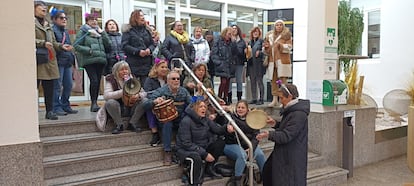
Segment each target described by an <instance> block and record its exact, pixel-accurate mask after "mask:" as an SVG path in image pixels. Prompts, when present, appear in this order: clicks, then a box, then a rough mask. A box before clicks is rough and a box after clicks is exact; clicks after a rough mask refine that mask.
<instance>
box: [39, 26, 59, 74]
mask: <svg viewBox="0 0 414 186" xmlns="http://www.w3.org/2000/svg"><path fill="white" fill-rule="evenodd" d="M35 35H36V48H41V47H44V46H45V42H46V41H49V42H51V43H52V44H53V49H52V50H51V51H52V55H53V59H51V60H50V59H49V62H48V63H44V64H39V65H37V79H39V80H52V79H58V78H59V69H58V64H57V60H56V51H55V50H61V49H62V44H60V43H58V42H56V39H55V34H54V33H53V30H52V27H51V26H50V25H49V23H48V22H47V21H45V23H44V25H42V24H40V22H39V21H38V20H37V19H36V18H35ZM52 55H50V56H52Z"/></svg>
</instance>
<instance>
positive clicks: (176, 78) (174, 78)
mask: <svg viewBox="0 0 414 186" xmlns="http://www.w3.org/2000/svg"><path fill="white" fill-rule="evenodd" d="M171 80H174V81H175V80H180V78H179V77H172V78H171Z"/></svg>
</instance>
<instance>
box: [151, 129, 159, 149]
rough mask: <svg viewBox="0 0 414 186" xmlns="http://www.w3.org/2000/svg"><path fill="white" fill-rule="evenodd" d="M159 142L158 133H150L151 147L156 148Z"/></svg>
mask: <svg viewBox="0 0 414 186" xmlns="http://www.w3.org/2000/svg"><path fill="white" fill-rule="evenodd" d="M160 142H161V139H160V136H159V134H158V132H157V133H152V139H151V141H150V145H151V146H153V147H156V146H157V145H158V144H160Z"/></svg>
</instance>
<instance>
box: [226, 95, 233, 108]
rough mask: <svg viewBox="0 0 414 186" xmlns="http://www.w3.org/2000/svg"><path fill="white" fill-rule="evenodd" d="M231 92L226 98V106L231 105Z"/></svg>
mask: <svg viewBox="0 0 414 186" xmlns="http://www.w3.org/2000/svg"><path fill="white" fill-rule="evenodd" d="M232 103H233V102H232V92H229V94H228V96H227V105H230V104H232Z"/></svg>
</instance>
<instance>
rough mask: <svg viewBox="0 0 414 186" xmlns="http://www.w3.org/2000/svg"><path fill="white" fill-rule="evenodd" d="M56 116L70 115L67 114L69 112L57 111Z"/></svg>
mask: <svg viewBox="0 0 414 186" xmlns="http://www.w3.org/2000/svg"><path fill="white" fill-rule="evenodd" d="M55 114H56V115H57V116H66V115H68V113H67V112H65V111H56V112H55Z"/></svg>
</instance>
